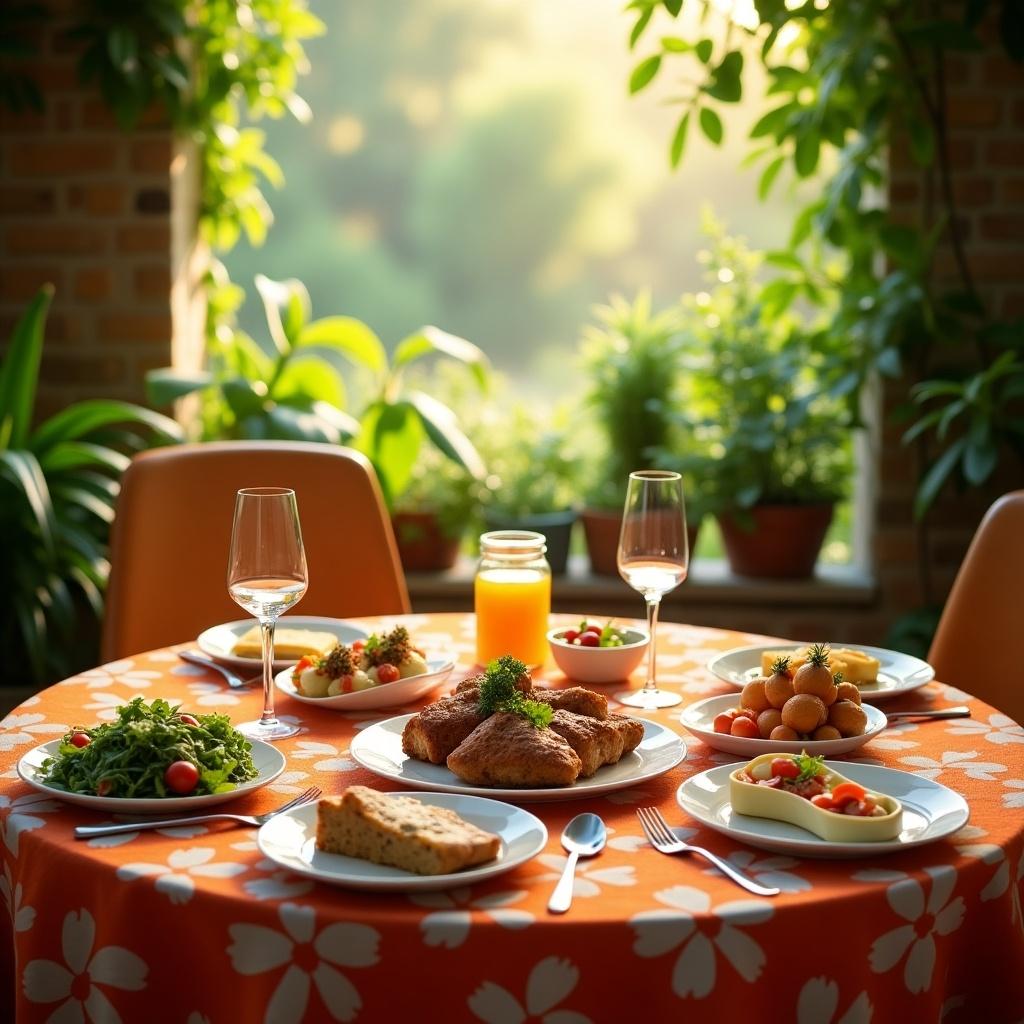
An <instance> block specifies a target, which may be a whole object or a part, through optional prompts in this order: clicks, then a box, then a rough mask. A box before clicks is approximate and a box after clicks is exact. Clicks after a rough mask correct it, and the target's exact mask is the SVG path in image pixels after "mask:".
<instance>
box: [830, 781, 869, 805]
mask: <svg viewBox="0 0 1024 1024" xmlns="http://www.w3.org/2000/svg"><path fill="white" fill-rule="evenodd" d="M866 792H867V790H866V789H865V788H864V787H863V786H858V785H857V783H856V782H840V783H839V785H838V786H836V788H835V789H833V790H832V799H833V800H835V802H836V803H837V804H838V803H842V802H843V801H844V800H863V799H864V794H865V793H866Z"/></svg>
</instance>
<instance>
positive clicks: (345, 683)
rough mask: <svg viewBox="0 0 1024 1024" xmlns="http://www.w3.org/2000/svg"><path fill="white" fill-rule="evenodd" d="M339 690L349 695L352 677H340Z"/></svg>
mask: <svg viewBox="0 0 1024 1024" xmlns="http://www.w3.org/2000/svg"><path fill="white" fill-rule="evenodd" d="M340 689H341V692H342V693H351V692H352V677H351V676H342V677H341V687H340Z"/></svg>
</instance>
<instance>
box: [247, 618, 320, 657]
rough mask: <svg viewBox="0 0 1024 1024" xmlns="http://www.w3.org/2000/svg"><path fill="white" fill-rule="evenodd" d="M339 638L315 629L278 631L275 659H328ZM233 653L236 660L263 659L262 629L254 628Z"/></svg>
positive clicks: (275, 637)
mask: <svg viewBox="0 0 1024 1024" xmlns="http://www.w3.org/2000/svg"><path fill="white" fill-rule="evenodd" d="M337 643H338V638H337V637H336V636H335V635H334V634H333V633H325V632H321V631H318V630H313V629H287V628H285V629H276V630H275V631H274V657H275V658H277V659H279V660H280V661H292V660H294V661H298V660H299V658H301V657H303V656H304V655H306V654H309V655H312V656H313V657H314V658H323V657H326V656H327V654H328V652H329V651H330V650H331V648H332V647H335V646H337ZM231 653H232V654H233V655H234V656H235V657H236V658H262V657H263V647H262V644H261V641H260V627H259V626H253V628H252V629H250V630H249V632H248V633H243V634H242V636H240V637H239V638H238V639H237V640H236V641H235V645H234V647H232V648H231Z"/></svg>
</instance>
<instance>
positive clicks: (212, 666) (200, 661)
mask: <svg viewBox="0 0 1024 1024" xmlns="http://www.w3.org/2000/svg"><path fill="white" fill-rule="evenodd" d="M178 657H179V658H181V660H182V661H187V662H189V663H190V664H192V665H202V666H203V668H206V669H209V670H210V671H211V672H219V673H220V674H221V675H222V676H223V677H224V678H225V679H226V680H227V684H228V686H230V687H231V688H232V689H233V690H237V689H239V688H241V687H243V686H248V685H249V684H250V683H255V682H259V681H260V680H261V679H262V678H263V677H262V676H253V677H252V678H251V679H243V678H242V677H241V676H239V675H236V674H235V673H234V672H232V671H231V669H229V668H228V667H227V666H226V665H221V664H220V663H219V662H216V661H214V660H213V659H212V658H208V657H206V655H205V654H200V653H199V651H178Z"/></svg>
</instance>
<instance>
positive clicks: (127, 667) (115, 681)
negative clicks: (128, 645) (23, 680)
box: [57, 658, 163, 690]
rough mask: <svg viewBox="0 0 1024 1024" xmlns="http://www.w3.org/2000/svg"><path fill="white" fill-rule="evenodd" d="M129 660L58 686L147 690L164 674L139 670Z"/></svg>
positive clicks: (98, 669) (103, 666)
mask: <svg viewBox="0 0 1024 1024" xmlns="http://www.w3.org/2000/svg"><path fill="white" fill-rule="evenodd" d="M134 665H135V662H134V661H132V660H131V659H129V658H126V659H124V660H123V661H112V662H111V663H110V664H109V665H100V667H99V668H91V669H89V670H88V671H87V672H81V673H80V674H79V675H77V676H72V677H71V678H70V679H65V680H64V682H62V683H58V684H57V685H58V686H83V685H84V686H88V687H89V688H90V689H100V690H101V689H103V687H105V686H112V685H118V686H125V687H127V688H128V689H130V690H146V689H148V688H149V687H150V686H152V685H153V681H154V680H155V679H160V678H161V676H162V675H163V673H161V672H155V671H154V670H153V669H138V668H135V667H134Z"/></svg>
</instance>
